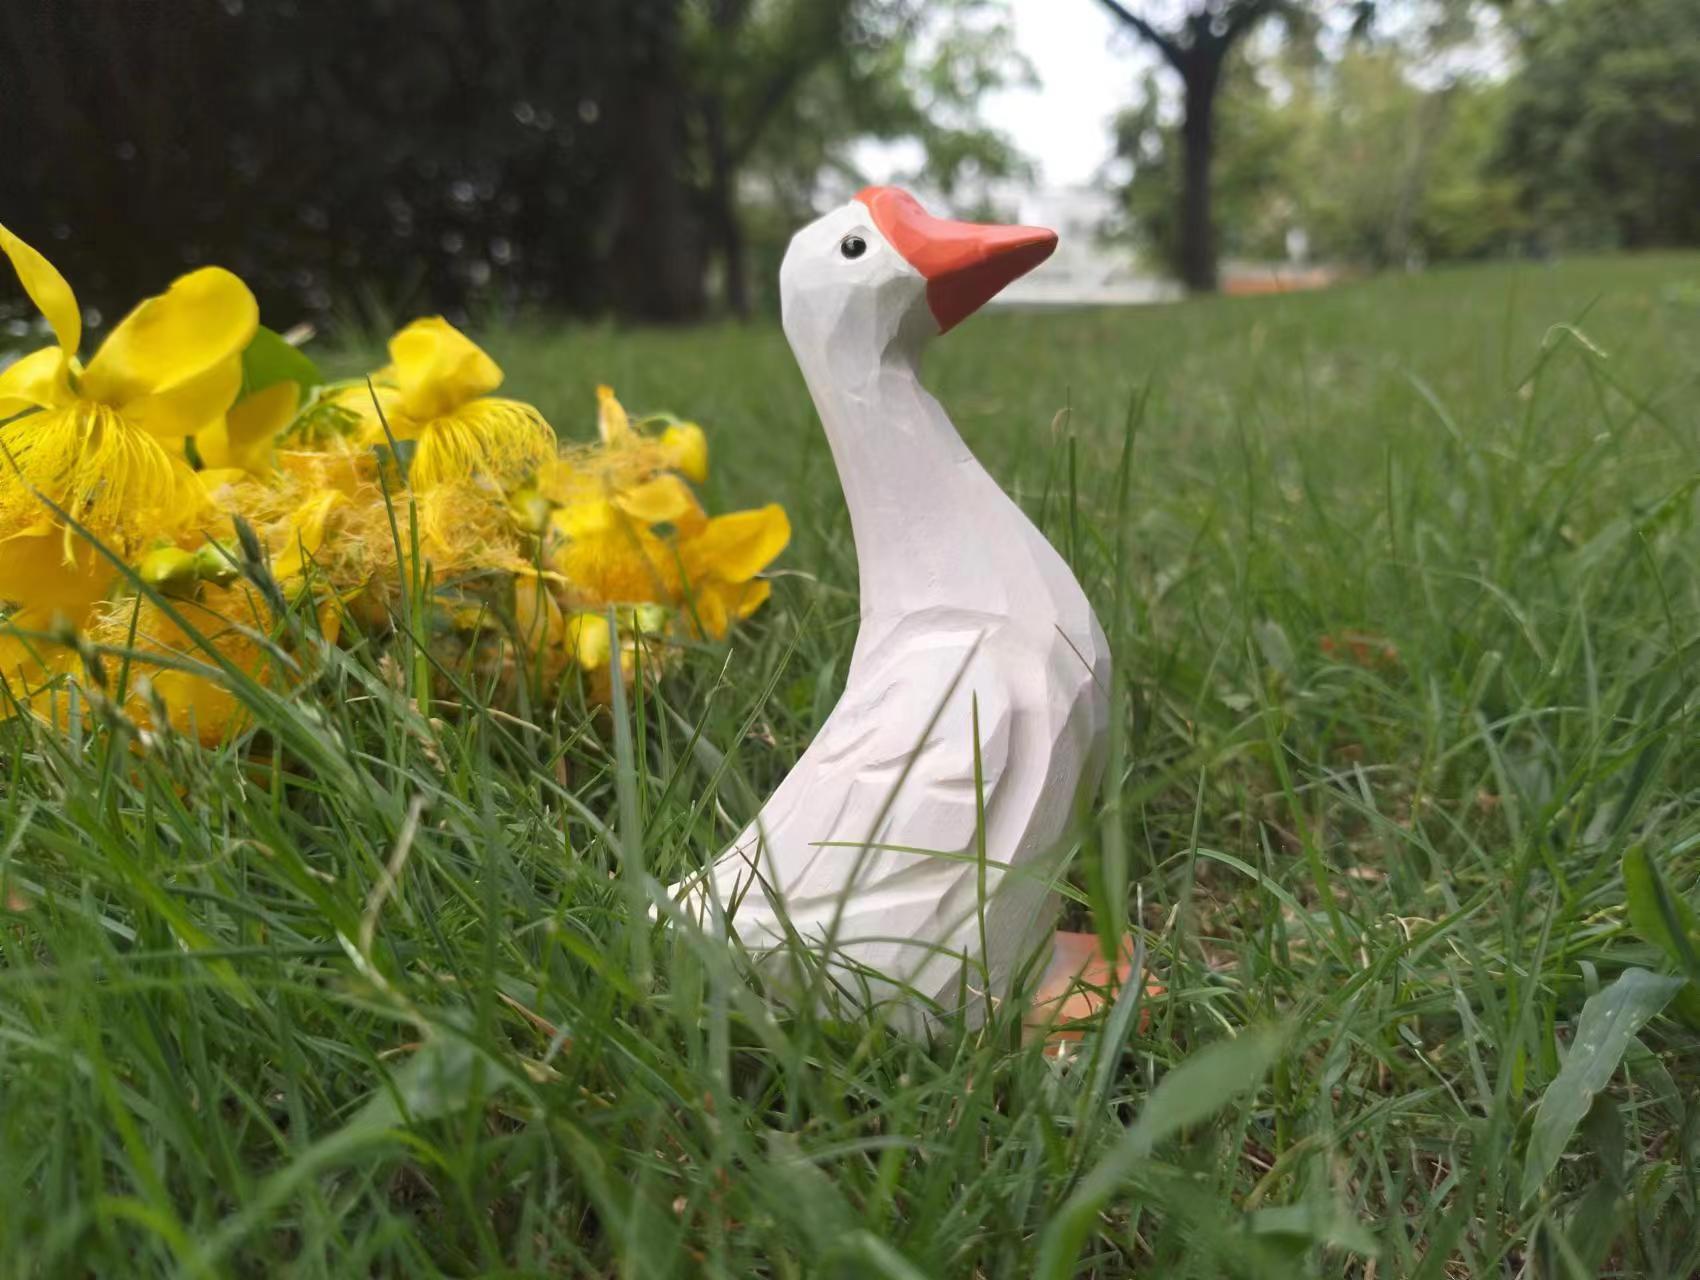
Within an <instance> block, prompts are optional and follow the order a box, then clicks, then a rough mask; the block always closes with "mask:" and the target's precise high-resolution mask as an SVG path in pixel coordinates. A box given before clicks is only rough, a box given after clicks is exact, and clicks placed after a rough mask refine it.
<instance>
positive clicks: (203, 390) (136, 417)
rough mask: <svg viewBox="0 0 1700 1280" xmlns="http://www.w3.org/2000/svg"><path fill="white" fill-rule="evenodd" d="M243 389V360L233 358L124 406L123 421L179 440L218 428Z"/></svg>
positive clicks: (161, 436) (155, 433) (161, 435)
mask: <svg viewBox="0 0 1700 1280" xmlns="http://www.w3.org/2000/svg"><path fill="white" fill-rule="evenodd" d="M241 390H242V359H241V357H240V356H232V357H230V359H228V360H225V361H222V362H221V363H219V364H215V365H214V366H213V367H212V368H210V369H208V370H206V371H205V372H203V373H200V374H197V375H196V376H195V377H193V378H190V379H189V380H188V381H187V382H183V383H179V384H178V385H177V386H175V387H172V388H171V389H170V390H168V391H160V392H156V393H155V394H153V395H150V396H141V397H139V398H137V399H135V400H131V401H130V402H129V403H128V404H126V405H125V406H124V419H125V421H126V422H128V423H130V425H131V426H134V427H139V428H140V429H141V430H143V431H146V432H147V433H148V434H149V435H152V436H159V437H160V438H161V439H164V440H180V439H182V438H183V437H184V436H193V435H199V434H200V433H201V432H203V431H205V430H207V429H208V428H209V427H213V426H216V425H217V424H218V423H219V422H220V421H221V420H222V419H223V418H224V415H225V412H226V410H228V409H229V408H230V406H231V402H232V401H234V400H235V399H236V397H237V395H238V393H239V392H241Z"/></svg>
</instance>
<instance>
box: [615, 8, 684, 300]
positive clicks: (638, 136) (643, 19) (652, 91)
mask: <svg viewBox="0 0 1700 1280" xmlns="http://www.w3.org/2000/svg"><path fill="white" fill-rule="evenodd" d="M630 17H631V20H632V21H634V22H636V23H638V24H639V29H638V31H637V32H636V33H634V34H635V35H636V37H637V39H636V40H635V41H634V43H635V44H636V46H637V47H636V55H637V56H636V58H635V59H634V65H632V66H631V67H630V68H629V69H628V75H627V78H626V93H625V97H624V101H623V102H622V103H621V104H620V106H621V112H620V115H621V118H622V121H623V124H624V129H623V131H622V133H623V140H624V145H625V155H626V159H625V163H624V165H623V166H622V170H623V171H622V178H623V182H622V183H621V192H620V199H619V200H618V201H616V202H615V207H614V211H613V216H614V219H615V224H614V236H613V243H612V245H611V246H610V255H609V256H610V268H611V279H612V284H613V287H614V293H615V296H614V305H615V307H616V309H618V310H619V311H620V312H621V313H622V314H624V315H627V316H630V317H631V318H633V319H636V320H656V321H663V322H673V321H683V320H695V319H698V318H699V317H701V315H702V313H703V303H704V297H703V279H702V276H703V271H702V266H703V261H702V235H701V225H700V220H699V218H698V216H697V212H698V211H697V209H696V208H695V207H694V205H695V201H694V200H693V199H692V198H691V193H690V191H689V190H688V189H687V186H686V177H685V170H686V165H685V155H684V146H685V97H684V92H683V89H682V88H681V86H682V84H683V76H682V72H683V68H682V67H681V65H680V62H681V50H680V47H679V45H680V38H681V32H680V20H679V9H678V6H677V4H676V3H673V2H671V0H662V2H660V3H656V4H653V5H647V6H635V7H634V8H633V9H632V10H631V11H630Z"/></svg>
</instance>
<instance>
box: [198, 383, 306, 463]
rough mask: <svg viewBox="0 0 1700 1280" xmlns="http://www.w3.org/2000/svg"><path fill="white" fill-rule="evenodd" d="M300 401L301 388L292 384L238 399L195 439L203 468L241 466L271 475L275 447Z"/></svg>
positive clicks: (280, 384) (277, 384) (272, 387)
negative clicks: (227, 411) (222, 415)
mask: <svg viewBox="0 0 1700 1280" xmlns="http://www.w3.org/2000/svg"><path fill="white" fill-rule="evenodd" d="M300 400H301V388H300V386H299V385H298V384H296V383H293V382H274V383H272V385H271V386H269V387H267V388H266V389H265V390H264V391H256V392H255V393H254V394H253V395H251V396H246V397H244V398H243V399H241V400H238V401H237V402H236V403H235V404H234V405H232V406H231V407H230V412H229V413H227V414H225V415H224V417H222V418H220V419H219V420H218V421H217V422H215V423H213V424H212V426H210V427H207V428H205V429H204V430H202V431H201V432H200V434H199V435H197V436H196V437H195V452H196V453H198V454H200V456H201V463H202V465H204V466H207V467H212V468H223V467H240V468H241V469H242V470H244V471H246V472H248V473H249V474H250V475H256V476H264V475H268V474H270V472H271V470H272V447H273V445H274V444H275V443H276V441H277V438H278V436H279V435H280V434H282V432H283V429H284V428H285V427H287V426H288V425H289V424H290V422H291V421H292V420H293V419H294V417H295V410H296V406H297V405H298V404H299V403H300Z"/></svg>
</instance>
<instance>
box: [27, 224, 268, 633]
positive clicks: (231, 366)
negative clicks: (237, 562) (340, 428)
mask: <svg viewBox="0 0 1700 1280" xmlns="http://www.w3.org/2000/svg"><path fill="white" fill-rule="evenodd" d="M0 251H4V253H5V254H6V257H7V258H8V259H9V260H10V261H11V264H12V267H13V269H14V270H15V271H16V272H17V275H18V279H19V281H20V283H22V285H23V287H24V292H25V293H27V294H28V295H29V297H30V299H31V301H33V302H34V303H35V305H36V307H37V308H38V309H39V310H40V311H41V314H42V315H43V316H44V317H45V318H46V320H47V323H48V325H49V326H50V327H51V328H52V330H53V334H54V337H55V338H56V339H57V344H56V345H55V346H51V347H46V348H43V349H42V350H40V351H36V352H34V353H32V354H31V355H28V356H25V357H24V358H23V359H21V360H19V361H18V362H17V363H16V364H14V365H12V366H11V367H10V368H8V369H6V370H5V371H4V372H3V373H0V420H3V419H5V418H8V417H12V416H13V415H17V414H22V415H23V416H21V417H17V418H16V419H15V420H14V421H11V422H9V423H7V425H6V426H4V427H3V428H0V445H3V446H4V448H3V450H0V599H5V600H13V601H16V602H19V603H22V604H26V605H36V604H40V603H43V602H46V601H49V600H51V601H53V602H54V603H55V604H56V605H57V606H58V607H60V608H61V609H63V611H64V612H65V613H66V614H67V615H69V616H71V617H72V618H73V620H74V621H75V620H80V617H81V615H84V614H86V612H87V610H88V608H89V607H90V606H92V604H93V603H94V601H96V600H97V599H99V598H100V596H101V595H102V594H103V593H104V590H105V586H106V583H107V581H108V580H109V579H110V577H111V575H110V574H109V573H108V572H107V570H106V568H105V565H104V562H103V561H102V560H100V558H99V557H97V556H96V555H95V554H94V552H93V549H92V548H91V547H89V546H87V545H86V544H85V543H81V542H79V540H78V539H77V537H76V536H75V533H74V531H73V530H72V528H71V526H70V525H69V524H68V523H66V522H65V521H63V520H61V519H60V518H59V517H58V516H57V515H56V514H55V513H54V511H53V509H52V507H50V506H48V505H47V503H52V504H55V505H56V506H58V507H59V508H60V509H61V510H62V511H64V512H65V513H66V514H67V515H68V516H69V517H70V518H71V519H72V520H75V521H76V522H77V523H79V524H81V525H82V526H83V527H84V528H85V529H87V530H88V531H89V533H90V534H91V535H93V536H94V537H95V538H98V539H99V540H101V541H102V542H104V543H105V544H107V545H108V546H109V547H110V548H112V549H113V550H114V551H116V552H118V553H119V554H120V555H124V556H126V557H128V556H131V555H132V554H133V553H134V552H135V551H136V550H137V549H138V548H139V547H141V546H143V545H146V544H147V543H149V542H152V541H154V540H156V539H158V538H161V537H164V538H168V539H169V538H172V537H175V536H177V535H178V534H180V533H182V532H183V531H185V530H187V529H188V527H189V526H190V525H192V524H193V523H195V521H197V520H198V519H199V518H200V517H201V516H202V514H203V513H204V510H205V504H206V492H205V489H204V488H203V486H202V484H201V482H200V480H199V479H198V478H197V477H196V476H195V473H194V472H192V471H191V470H190V469H189V467H188V464H187V463H186V462H184V460H183V459H182V458H181V457H180V456H179V455H178V453H177V452H176V449H175V446H176V444H177V443H178V442H180V441H181V440H182V439H183V438H184V437H186V436H193V435H196V434H198V433H200V432H201V431H203V430H205V429H207V428H209V427H211V426H213V425H214V424H216V423H217V422H219V421H220V420H221V419H222V418H223V416H224V414H225V411H226V410H227V409H229V408H230V405H231V402H232V401H233V400H234V399H235V398H236V394H237V391H238V390H239V389H240V387H241V383H242V364H241V355H242V349H243V348H244V347H245V346H247V345H248V342H249V340H250V339H251V338H252V337H253V336H254V331H255V328H256V327H257V326H258V324H259V309H258V307H257V306H256V304H255V302H254V296H253V294H251V293H249V292H248V288H247V286H246V285H244V284H243V283H242V282H241V281H240V280H238V279H237V278H236V277H235V276H233V275H231V274H230V272H228V271H225V270H223V269H221V268H218V267H205V268H202V269H201V270H199V271H194V272H191V273H190V274H188V275H186V276H183V277H181V278H180V279H178V280H177V281H176V282H175V283H173V284H172V286H171V287H170V288H169V289H168V290H166V292H165V293H163V294H161V295H160V296H158V297H154V298H149V299H148V300H147V301H145V302H143V303H142V304H141V305H140V306H138V307H137V308H136V309H135V310H134V311H132V312H131V313H130V314H129V315H128V316H127V317H125V319H124V320H123V321H122V322H121V323H120V324H119V325H118V327H117V328H116V329H114V330H113V331H112V333H111V334H110V335H109V336H108V337H107V339H106V341H105V342H104V343H102V344H101V347H100V350H99V351H98V352H96V353H95V356H94V358H93V359H92V360H90V361H89V363H88V365H87V367H86V368H85V367H84V366H83V365H82V364H81V363H80V362H79V361H78V359H77V348H78V346H79V344H80V343H81V341H82V316H81V313H80V311H79V310H78V307H77V300H76V297H75V295H74V294H73V293H72V292H71V288H70V286H69V285H68V284H66V283H65V279H64V277H63V276H61V275H60V274H59V272H58V271H57V270H55V269H54V267H53V265H52V264H51V263H50V262H48V261H47V259H46V258H44V257H42V256H41V254H39V253H38V252H36V250H34V249H33V248H31V247H30V246H29V245H27V244H25V243H24V242H23V241H22V240H20V239H18V238H17V237H16V236H15V235H13V234H12V233H11V232H10V231H8V230H6V229H5V228H4V227H0ZM168 446H170V447H168ZM43 499H45V500H46V501H45V502H44V501H43Z"/></svg>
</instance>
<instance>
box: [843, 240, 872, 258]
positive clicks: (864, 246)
mask: <svg viewBox="0 0 1700 1280" xmlns="http://www.w3.org/2000/svg"><path fill="white" fill-rule="evenodd" d="M867 251H868V242H867V241H866V240H864V239H862V237H861V236H845V237H844V239H843V240H841V241H839V243H838V252H840V253H842V254H843V255H844V256H845V257H846V258H860V257H861V256H862V255H863V254H864V253H866V252H867Z"/></svg>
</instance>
